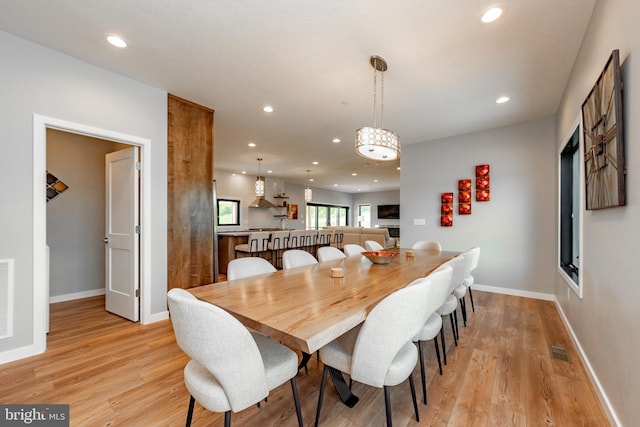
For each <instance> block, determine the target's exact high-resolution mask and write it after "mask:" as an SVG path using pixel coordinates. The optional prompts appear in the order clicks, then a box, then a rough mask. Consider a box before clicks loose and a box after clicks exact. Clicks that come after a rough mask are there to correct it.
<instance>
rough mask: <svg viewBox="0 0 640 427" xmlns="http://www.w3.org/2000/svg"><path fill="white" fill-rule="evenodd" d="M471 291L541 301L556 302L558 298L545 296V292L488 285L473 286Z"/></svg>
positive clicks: (550, 295) (551, 295) (552, 295)
mask: <svg viewBox="0 0 640 427" xmlns="http://www.w3.org/2000/svg"><path fill="white" fill-rule="evenodd" d="M471 289H474V290H475V289H477V290H479V291H484V292H492V293H494V294H505V295H513V296H516V297H525V298H535V299H541V300H544V301H555V300H556V296H555V295H554V294H545V293H543V292H531V291H521V290H519V289H508V288H500V287H498V286H487V285H476V284H474V285H472V286H471Z"/></svg>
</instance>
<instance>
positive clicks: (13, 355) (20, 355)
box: [0, 344, 45, 365]
mask: <svg viewBox="0 0 640 427" xmlns="http://www.w3.org/2000/svg"><path fill="white" fill-rule="evenodd" d="M44 351H45V349H44V348H43V349H39V348H38V346H37V345H36V344H31V345H27V346H25V347H20V348H16V349H13V350H9V351H4V352H1V353H0V365H2V364H4V363H9V362H13V361H15V360H19V359H24V358H25V357H30V356H35V355H36V354H40V353H44Z"/></svg>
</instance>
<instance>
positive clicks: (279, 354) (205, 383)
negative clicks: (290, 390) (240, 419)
mask: <svg viewBox="0 0 640 427" xmlns="http://www.w3.org/2000/svg"><path fill="white" fill-rule="evenodd" d="M251 336H252V337H253V339H254V340H255V342H256V344H257V345H258V350H260V356H262V362H263V363H264V369H265V377H266V382H267V388H268V390H273V389H274V388H276V387H278V386H279V385H281V384H283V383H284V382H286V381H288V380H289V379H291V378H293V377H294V376H295V375H296V373H297V372H298V356H297V354H296V353H295V352H294V351H292V350H290V349H288V348H287V347H285V346H283V345H282V344H278V343H277V342H275V341H273V340H272V339H270V338H268V337H266V336H264V335H260V334H258V333H256V332H251ZM184 382H185V385H186V387H187V390H189V393H191V395H192V396H193V397H194V398H195V399H196V400H197V401H198V402H199V403H200V404H201V405H202V406H204V407H205V408H207V409H208V410H209V411H212V412H226V411H229V410H231V405H230V403H229V400H228V399H227V396H226V394H225V392H224V389H223V388H222V386H221V385H220V383H219V382H218V380H216V378H215V377H214V376H213V375H211V373H210V372H209V371H208V370H207V369H206V368H205V367H204V366H202V365H201V364H200V363H198V362H196V361H195V360H193V359H192V360H190V361H189V363H187V366H185V368H184ZM264 397H267V395H265V396H264Z"/></svg>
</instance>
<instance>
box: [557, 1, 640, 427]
mask: <svg viewBox="0 0 640 427" xmlns="http://www.w3.org/2000/svg"><path fill="white" fill-rule="evenodd" d="M639 23H640V2H639V1H637V0H599V1H598V2H597V3H596V6H595V9H594V11H593V14H592V18H591V22H590V24H589V27H588V29H587V32H586V35H585V37H584V40H583V42H582V47H581V49H580V52H579V54H578V57H577V59H576V62H575V65H574V68H573V71H572V73H571V76H570V78H569V81H568V84H567V88H566V91H565V94H564V97H563V99H562V102H561V104H560V107H559V109H558V114H557V121H556V124H557V131H556V144H557V146H558V147H559V146H560V144H561V143H562V141H563V140H564V138H565V137H566V136H567V134H568V133H569V132H570V131H571V125H572V124H573V123H574V122H575V120H576V118H577V117H578V116H579V114H580V107H581V105H582V102H583V101H584V99H585V98H586V97H587V95H588V93H589V91H590V90H591V88H592V87H593V84H594V83H595V81H596V79H597V77H598V75H599V74H600V72H601V71H602V69H603V68H604V65H605V63H606V61H607V59H608V58H609V55H610V54H611V51H612V50H613V49H619V50H620V58H621V62H622V74H623V77H622V78H623V81H624V93H623V110H624V126H625V139H626V147H625V149H626V160H627V170H628V173H627V181H626V183H627V206H625V207H618V208H613V209H604V210H599V211H586V212H584V220H583V223H584V224H583V227H584V228H583V245H584V253H583V254H582V268H581V272H580V274H581V275H582V278H583V299H578V298H577V297H576V296H575V294H572V293H569V294H567V285H566V283H565V282H564V279H563V278H562V277H561V276H560V275H559V274H557V273H556V274H555V293H556V297H557V298H558V300H559V303H560V306H561V308H562V310H563V312H564V314H565V315H566V317H567V319H568V321H569V323H570V325H571V328H572V329H573V331H574V333H575V335H576V337H577V339H578V341H579V343H580V345H581V346H582V349H583V350H584V353H585V355H586V357H587V359H588V361H589V364H590V366H591V368H592V369H593V372H594V373H595V376H596V377H597V379H598V381H599V383H600V384H601V386H602V388H603V390H604V392H605V394H606V396H607V398H608V400H609V402H610V404H611V406H612V408H613V412H614V413H613V417H614V418H617V420H616V422H618V423H619V424H620V425H625V426H632V425H637V423H638V419H640V406H639V405H638V396H640V367H639V365H638V363H637V360H638V355H639V354H640V334H639V333H638V325H640V310H639V309H638V301H640V286H639V285H638V272H637V271H636V270H635V266H636V264H637V262H638V260H637V258H638V242H639V241H640V226H639V219H640V206H639V204H640V180H639V179H638V171H640V161H639V159H640V149H639V146H638V141H640V120H638V117H640V25H639ZM568 295H569V297H568Z"/></svg>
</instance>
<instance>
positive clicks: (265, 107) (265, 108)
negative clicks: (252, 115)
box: [262, 105, 273, 113]
mask: <svg viewBox="0 0 640 427" xmlns="http://www.w3.org/2000/svg"><path fill="white" fill-rule="evenodd" d="M262 111H264V112H265V113H273V107H272V106H271V105H265V106H264V107H262Z"/></svg>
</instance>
